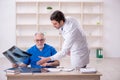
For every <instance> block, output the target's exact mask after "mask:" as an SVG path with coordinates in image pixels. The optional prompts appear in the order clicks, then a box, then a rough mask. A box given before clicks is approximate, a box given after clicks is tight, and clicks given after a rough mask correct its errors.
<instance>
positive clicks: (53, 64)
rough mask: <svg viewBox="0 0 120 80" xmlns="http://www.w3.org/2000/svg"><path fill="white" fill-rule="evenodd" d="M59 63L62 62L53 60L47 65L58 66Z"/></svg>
mask: <svg viewBox="0 0 120 80" xmlns="http://www.w3.org/2000/svg"><path fill="white" fill-rule="evenodd" d="M59 65H60V62H59V61H58V60H54V61H53V62H50V63H46V66H53V67H56V66H59Z"/></svg>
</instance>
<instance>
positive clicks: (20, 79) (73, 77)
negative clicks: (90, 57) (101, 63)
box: [6, 71, 101, 80]
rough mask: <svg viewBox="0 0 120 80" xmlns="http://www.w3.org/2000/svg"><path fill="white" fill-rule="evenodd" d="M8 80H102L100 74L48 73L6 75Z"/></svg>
mask: <svg viewBox="0 0 120 80" xmlns="http://www.w3.org/2000/svg"><path fill="white" fill-rule="evenodd" d="M6 76H7V80H100V76H101V74H100V73H98V72H97V73H91V74H83V73H80V72H74V71H72V72H62V71H61V72H48V73H20V74H14V73H6Z"/></svg>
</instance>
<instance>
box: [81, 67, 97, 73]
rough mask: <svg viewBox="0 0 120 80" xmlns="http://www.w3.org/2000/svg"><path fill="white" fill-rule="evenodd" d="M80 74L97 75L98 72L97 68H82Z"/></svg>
mask: <svg viewBox="0 0 120 80" xmlns="http://www.w3.org/2000/svg"><path fill="white" fill-rule="evenodd" d="M80 72H81V73H96V72H97V70H96V69H95V68H91V67H88V68H81V69H80Z"/></svg>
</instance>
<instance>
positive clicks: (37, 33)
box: [34, 32, 45, 36]
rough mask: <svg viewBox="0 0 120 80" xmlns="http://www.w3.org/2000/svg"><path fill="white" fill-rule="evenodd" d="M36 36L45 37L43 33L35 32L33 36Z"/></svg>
mask: <svg viewBox="0 0 120 80" xmlns="http://www.w3.org/2000/svg"><path fill="white" fill-rule="evenodd" d="M36 35H43V36H45V35H44V33H42V32H36V33H35V35H34V36H36Z"/></svg>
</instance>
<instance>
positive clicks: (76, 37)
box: [37, 10, 89, 68]
mask: <svg viewBox="0 0 120 80" xmlns="http://www.w3.org/2000/svg"><path fill="white" fill-rule="evenodd" d="M50 20H51V23H52V24H53V26H54V27H55V28H57V29H59V30H60V31H61V34H62V36H63V38H64V43H63V46H62V50H61V51H59V52H58V53H56V54H55V55H53V56H51V57H47V58H42V60H40V61H38V62H37V64H38V65H40V64H43V63H45V62H47V61H50V60H59V59H61V58H62V57H64V56H65V55H67V54H70V56H71V65H72V67H74V68H78V67H79V68H84V67H86V66H87V64H88V63H89V49H88V46H87V41H86V36H85V34H84V32H83V29H82V27H81V26H80V24H79V22H78V21H77V20H75V19H74V18H72V17H66V18H65V16H64V14H63V13H62V12H61V11H59V10H57V11H55V12H53V13H52V15H51V16H50Z"/></svg>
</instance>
